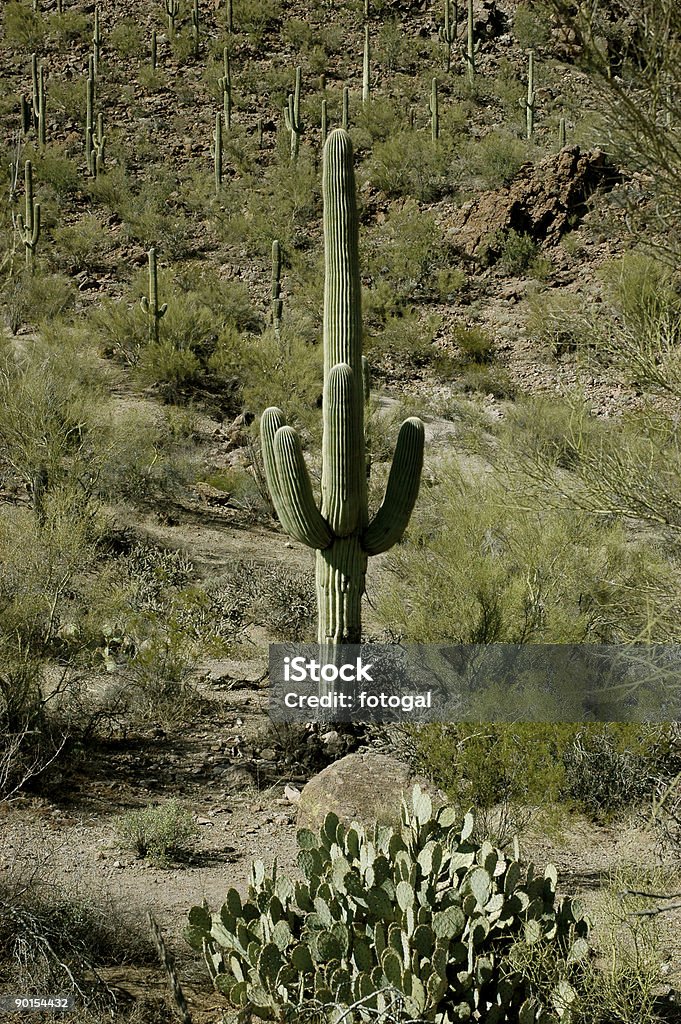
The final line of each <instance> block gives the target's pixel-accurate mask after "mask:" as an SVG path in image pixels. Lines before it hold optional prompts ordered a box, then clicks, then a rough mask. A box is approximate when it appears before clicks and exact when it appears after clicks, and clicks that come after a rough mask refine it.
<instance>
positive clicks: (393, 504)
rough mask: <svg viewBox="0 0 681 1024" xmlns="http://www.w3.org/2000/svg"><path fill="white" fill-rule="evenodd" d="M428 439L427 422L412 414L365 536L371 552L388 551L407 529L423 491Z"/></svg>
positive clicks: (368, 552) (363, 545) (403, 428)
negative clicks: (423, 470)
mask: <svg viewBox="0 0 681 1024" xmlns="http://www.w3.org/2000/svg"><path fill="white" fill-rule="evenodd" d="M424 440H425V431H424V427H423V423H422V422H421V420H420V419H417V418H416V417H415V416H410V417H409V419H407V420H405V421H404V423H403V424H402V426H401V428H400V433H399V435H398V438H397V444H396V445H395V454H394V456H393V463H392V466H391V469H390V476H389V477H388V484H387V486H386V489H385V497H384V499H383V504H382V505H381V507H380V508H379V510H378V512H377V513H376V515H375V516H374V518H373V519H372V521H371V523H370V524H369V526H368V527H367V530H366V532H365V533H364V537H363V538H362V547H363V548H364V550H365V551H366V553H367V554H368V555H380V554H381V552H382V551H387V550H388V548H391V547H392V546H393V544H397V542H398V541H399V540H401V538H402V534H403V533H404V531H405V530H406V528H407V524H408V522H409V518H410V516H411V514H412V512H413V510H414V505H415V504H416V499H417V497H418V493H419V485H420V482H421V470H422V468H423V447H424Z"/></svg>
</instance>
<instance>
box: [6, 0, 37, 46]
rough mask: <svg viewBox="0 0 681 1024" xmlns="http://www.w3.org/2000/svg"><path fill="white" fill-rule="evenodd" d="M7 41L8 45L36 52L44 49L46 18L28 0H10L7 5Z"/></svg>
mask: <svg viewBox="0 0 681 1024" xmlns="http://www.w3.org/2000/svg"><path fill="white" fill-rule="evenodd" d="M4 28H5V43H6V45H7V46H11V47H16V48H17V49H21V50H25V51H26V52H27V53H36V52H39V51H40V50H41V49H42V46H43V43H44V41H45V35H46V32H47V27H46V24H45V19H44V18H43V16H42V15H41V14H40V13H39V12H38V11H34V10H33V9H32V7H31V6H30V4H29V2H28V0H24V2H23V3H20V2H18V0H10V2H9V3H8V4H7V5H6V6H5V16H4Z"/></svg>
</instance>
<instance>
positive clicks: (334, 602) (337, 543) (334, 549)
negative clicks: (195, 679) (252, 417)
mask: <svg viewBox="0 0 681 1024" xmlns="http://www.w3.org/2000/svg"><path fill="white" fill-rule="evenodd" d="M322 192H323V202H324V256H325V279H324V394H323V401H322V415H323V425H324V429H323V440H322V501H321V509H319V508H318V507H317V505H316V503H315V500H314V497H313V494H312V485H311V483H310V477H309V474H308V471H307V467H306V465H305V460H304V458H303V452H302V448H301V445H300V440H299V438H298V435H297V434H296V432H295V431H294V430H293V429H292V428H291V427H289V426H286V424H285V420H284V415H283V413H282V412H281V410H280V409H277V408H269V409H266V410H265V412H264V413H263V415H262V421H261V437H262V447H263V462H264V466H265V473H266V477H267V484H268V487H269V490H270V494H271V496H272V501H273V503H274V507H275V509H276V511H277V515H278V516H279V519H280V521H281V524H282V526H283V527H284V529H285V530H286V531H287V533H289V534H290V535H291V536H292V537H294V538H295V539H296V540H299V541H301V542H302V543H303V544H307V545H308V546H309V547H312V548H316V550H317V604H318V611H319V631H318V639H319V643H320V644H321V645H323V646H325V647H330V648H334V647H336V646H337V645H340V644H348V643H360V641H361V633H362V622H361V602H362V595H363V593H364V589H365V578H366V570H367V562H368V558H369V556H370V555H376V554H379V553H380V552H382V551H386V550H387V549H388V548H390V547H391V546H392V545H393V544H395V543H396V542H397V541H398V540H399V539H400V538H401V536H402V534H403V533H404V530H405V528H406V526H407V523H408V521H409V517H410V515H411V512H412V509H413V507H414V503H415V501H416V497H417V495H418V490H419V483H420V476H421V467H422V464H423V443H424V428H423V423H422V422H421V420H419V419H417V418H416V417H410V418H409V419H407V420H405V421H404V423H403V424H402V427H401V429H400V432H399V437H398V439H397V445H396V448H395V454H394V458H393V463H392V468H391V470H390V475H389V478H388V484H387V488H386V492H385V497H384V500H383V504H382V505H381V507H380V509H379V510H378V512H377V513H376V515H375V516H374V517H373V519H372V520H371V521H369V511H368V505H367V478H366V466H367V462H366V453H365V433H364V381H365V379H366V375H365V372H364V370H363V357H362V311H361V280H360V272H359V250H358V242H359V238H358V236H359V231H358V216H357V200H356V192H355V176H354V169H353V153H352V143H351V142H350V136H349V135H348V133H347V132H346V131H345V130H344V129H342V128H336V129H335V130H334V131H332V132H331V133H330V134H329V136H328V139H327V141H326V145H325V147H324V169H323V180H322Z"/></svg>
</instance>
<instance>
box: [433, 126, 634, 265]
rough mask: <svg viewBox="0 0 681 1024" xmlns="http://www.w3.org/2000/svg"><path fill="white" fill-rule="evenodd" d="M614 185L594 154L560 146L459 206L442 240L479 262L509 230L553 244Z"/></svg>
mask: <svg viewBox="0 0 681 1024" xmlns="http://www.w3.org/2000/svg"><path fill="white" fill-rule="evenodd" d="M619 180H621V179H620V175H619V174H618V172H617V171H616V169H615V168H614V167H613V166H612V164H610V163H609V162H608V160H607V158H606V156H605V154H604V153H602V152H601V151H600V150H592V151H591V152H582V150H581V149H580V148H579V146H566V147H565V148H564V149H561V150H560V152H559V153H557V154H556V155H555V156H550V157H547V158H546V159H545V160H542V161H541V163H539V164H533V163H527V164H523V166H522V167H521V168H520V170H519V171H518V174H517V175H516V177H515V178H514V179H513V181H512V182H511V184H510V185H508V186H507V187H506V188H501V189H497V190H496V191H493V192H484V193H482V194H481V195H480V196H479V197H478V198H476V199H473V200H471V201H470V202H468V203H465V204H464V205H463V206H462V207H461V208H460V209H459V210H457V212H456V213H455V215H454V217H453V218H452V220H451V221H450V223H449V225H448V232H447V237H448V239H449V241H450V242H451V243H452V245H454V246H455V248H457V249H459V250H460V251H462V252H463V253H465V254H466V255H468V256H474V257H477V258H483V257H484V258H485V259H490V258H491V259H494V255H495V252H494V250H495V245H497V244H499V243H500V242H501V239H503V236H504V233H506V232H508V231H510V230H511V229H513V230H514V231H517V232H518V233H519V234H528V235H531V236H532V238H533V239H535V241H537V242H541V241H547V242H551V241H558V239H559V238H560V236H561V235H562V234H563V233H564V232H565V231H567V230H569V229H570V228H572V227H574V226H575V225H576V223H577V222H578V220H579V219H580V217H582V216H583V215H584V213H585V212H586V202H587V200H588V198H589V196H591V195H592V193H593V192H595V190H596V189H597V188H606V189H607V188H612V187H613V185H614V184H615V183H616V182H617V181H619Z"/></svg>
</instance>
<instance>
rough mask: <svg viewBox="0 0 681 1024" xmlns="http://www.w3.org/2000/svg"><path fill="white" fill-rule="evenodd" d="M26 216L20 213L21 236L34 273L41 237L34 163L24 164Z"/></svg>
mask: <svg viewBox="0 0 681 1024" xmlns="http://www.w3.org/2000/svg"><path fill="white" fill-rule="evenodd" d="M24 191H25V200H26V201H25V206H24V209H25V216H23V217H22V216H21V214H19V226H20V229H21V237H22V240H23V243H24V248H25V250H26V269H27V270H28V271H29V273H33V254H34V252H35V247H36V245H37V244H38V239H39V238H40V203H36V202H34V201H33V165H32V164H31V161H30V160H27V161H26V163H25V165H24Z"/></svg>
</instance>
